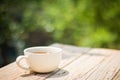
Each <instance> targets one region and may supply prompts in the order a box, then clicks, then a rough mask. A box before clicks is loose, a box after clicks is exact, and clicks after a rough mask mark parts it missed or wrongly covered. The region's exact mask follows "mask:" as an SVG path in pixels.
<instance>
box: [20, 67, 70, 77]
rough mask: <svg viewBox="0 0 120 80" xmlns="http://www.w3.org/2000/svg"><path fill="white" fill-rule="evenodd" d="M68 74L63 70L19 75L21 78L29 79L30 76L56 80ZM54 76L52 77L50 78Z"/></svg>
mask: <svg viewBox="0 0 120 80" xmlns="http://www.w3.org/2000/svg"><path fill="white" fill-rule="evenodd" d="M68 74H69V72H68V71H66V70H64V69H58V70H57V71H54V72H49V73H36V72H31V73H27V74H23V75H21V77H24V78H25V77H30V76H39V77H47V78H48V77H51V78H58V77H62V76H66V75H68ZM52 75H54V76H52Z"/></svg>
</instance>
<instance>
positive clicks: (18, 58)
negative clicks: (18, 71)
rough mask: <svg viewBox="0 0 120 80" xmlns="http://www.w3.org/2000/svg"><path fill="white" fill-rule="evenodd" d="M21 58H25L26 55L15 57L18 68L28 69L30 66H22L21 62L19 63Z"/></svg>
mask: <svg viewBox="0 0 120 80" xmlns="http://www.w3.org/2000/svg"><path fill="white" fill-rule="evenodd" d="M23 59H25V60H27V57H26V56H23V55H21V56H18V57H17V59H16V64H17V65H18V66H19V67H20V68H22V69H24V70H30V67H25V66H23V65H22V64H20V62H21V61H22V60H23Z"/></svg>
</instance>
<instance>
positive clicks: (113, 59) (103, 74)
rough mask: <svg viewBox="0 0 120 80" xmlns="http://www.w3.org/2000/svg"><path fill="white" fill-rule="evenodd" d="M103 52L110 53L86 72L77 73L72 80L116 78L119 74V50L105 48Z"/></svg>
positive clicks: (108, 79) (109, 79)
mask: <svg viewBox="0 0 120 80" xmlns="http://www.w3.org/2000/svg"><path fill="white" fill-rule="evenodd" d="M105 52H107V53H106V54H110V53H111V55H110V56H107V57H106V58H105V59H104V60H103V62H102V63H100V64H99V65H97V66H96V67H94V68H93V69H92V70H90V71H89V72H88V73H86V74H84V75H83V76H81V75H78V76H77V77H76V78H75V79H74V80H113V77H115V78H114V80H117V79H118V76H120V74H119V70H120V59H119V58H120V51H117V50H116V51H115V50H112V51H111V50H110V51H109V50H105ZM103 53H104V52H103ZM117 72H118V73H117ZM116 73H117V74H116ZM119 79H120V78H119ZM119 79H118V80H119Z"/></svg>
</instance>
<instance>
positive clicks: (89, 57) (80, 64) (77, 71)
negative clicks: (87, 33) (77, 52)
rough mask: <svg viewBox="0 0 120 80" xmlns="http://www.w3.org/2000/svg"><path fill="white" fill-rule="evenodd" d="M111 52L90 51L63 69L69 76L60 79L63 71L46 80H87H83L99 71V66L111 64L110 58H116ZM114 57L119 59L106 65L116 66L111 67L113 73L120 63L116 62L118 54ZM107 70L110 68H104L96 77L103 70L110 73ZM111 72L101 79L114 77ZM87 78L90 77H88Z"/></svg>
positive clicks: (92, 79)
mask: <svg viewBox="0 0 120 80" xmlns="http://www.w3.org/2000/svg"><path fill="white" fill-rule="evenodd" d="M111 51H112V50H110V51H109V50H108V49H92V50H91V51H89V52H88V53H87V54H85V55H84V56H82V57H80V58H79V59H77V60H76V61H74V62H72V63H71V64H70V65H68V66H66V67H65V68H63V69H64V70H65V71H67V72H68V73H69V74H67V75H65V76H62V77H58V76H60V75H63V73H62V72H61V71H59V72H57V73H56V74H54V75H52V76H50V77H49V78H47V79H46V80H86V79H85V78H83V77H84V75H86V74H88V73H91V74H92V73H93V72H94V71H96V70H98V69H99V68H98V67H99V66H103V64H102V63H103V62H104V61H105V60H107V61H108V62H109V58H110V60H112V59H113V58H115V57H113V55H112V53H111ZM106 52H107V53H106ZM112 52H117V51H115V50H114V51H112ZM85 56H86V58H85ZM114 56H116V57H117V59H113V61H112V62H111V64H109V65H108V64H106V62H105V63H104V64H105V65H108V66H112V65H114V66H112V67H111V68H112V69H110V67H109V69H110V70H111V71H113V70H114V69H115V68H114V67H115V66H118V63H119V62H116V61H117V60H118V57H120V56H118V55H117V54H114ZM83 57H84V58H83ZM111 57H112V58H111ZM119 61H120V60H119ZM115 62H116V63H115ZM114 63H115V64H114ZM106 68H108V67H102V68H101V70H99V71H98V72H97V73H95V74H94V76H95V77H97V76H96V74H99V72H101V71H102V70H107V71H108V69H106ZM111 71H110V73H109V74H108V75H107V76H106V77H104V76H101V77H104V78H105V80H107V79H108V78H109V77H110V76H111V75H113V73H111ZM116 71H117V70H116ZM114 73H115V72H114ZM101 75H102V74H101ZM87 76H89V75H87ZM98 76H99V75H98ZM81 77H82V78H81ZM99 78H100V77H99ZM87 79H88V78H87ZM88 80H104V79H98V78H97V79H96V78H95V79H94V78H91V79H88Z"/></svg>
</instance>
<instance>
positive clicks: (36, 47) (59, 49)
mask: <svg viewBox="0 0 120 80" xmlns="http://www.w3.org/2000/svg"><path fill="white" fill-rule="evenodd" d="M34 48H35V49H38V48H41V49H42V48H43V49H45V48H46V49H47V48H51V49H56V50H57V49H58V50H57V51H56V52H55V53H58V52H61V51H62V49H61V48H59V47H52V46H33V47H28V48H25V49H24V54H25V53H30V54H33V53H32V52H29V51H27V50H30V49H34ZM36 55H45V54H36Z"/></svg>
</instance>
